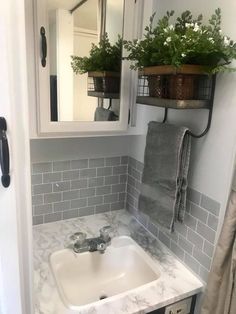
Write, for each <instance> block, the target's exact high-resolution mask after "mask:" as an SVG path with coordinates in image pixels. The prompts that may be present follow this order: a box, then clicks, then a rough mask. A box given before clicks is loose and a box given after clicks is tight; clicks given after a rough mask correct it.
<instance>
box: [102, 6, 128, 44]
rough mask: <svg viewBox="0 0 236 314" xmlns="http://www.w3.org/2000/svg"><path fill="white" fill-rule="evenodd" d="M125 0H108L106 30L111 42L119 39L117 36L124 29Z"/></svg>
mask: <svg viewBox="0 0 236 314" xmlns="http://www.w3.org/2000/svg"><path fill="white" fill-rule="evenodd" d="M123 10H124V0H107V8H106V32H107V33H108V37H109V39H110V42H111V43H113V44H114V43H115V42H116V41H117V36H118V34H119V35H122V31H123Z"/></svg>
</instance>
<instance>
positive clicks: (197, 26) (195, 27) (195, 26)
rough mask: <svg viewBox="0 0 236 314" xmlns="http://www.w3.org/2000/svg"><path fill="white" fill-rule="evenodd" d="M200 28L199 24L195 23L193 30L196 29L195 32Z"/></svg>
mask: <svg viewBox="0 0 236 314" xmlns="http://www.w3.org/2000/svg"><path fill="white" fill-rule="evenodd" d="M199 29H200V27H199V25H198V24H197V23H195V24H194V29H193V31H194V32H198V31H199Z"/></svg>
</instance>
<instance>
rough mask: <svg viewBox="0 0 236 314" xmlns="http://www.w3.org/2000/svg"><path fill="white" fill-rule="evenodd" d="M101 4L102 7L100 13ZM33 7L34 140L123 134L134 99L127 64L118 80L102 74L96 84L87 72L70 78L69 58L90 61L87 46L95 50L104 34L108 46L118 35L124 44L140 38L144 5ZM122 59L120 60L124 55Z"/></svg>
mask: <svg viewBox="0 0 236 314" xmlns="http://www.w3.org/2000/svg"><path fill="white" fill-rule="evenodd" d="M63 2H64V4H63ZM58 3H60V7H59V6H57V4H58ZM101 3H106V7H105V9H104V8H103V9H104V10H103V11H102V13H101V5H99V4H101ZM61 4H62V5H61ZM34 7H35V15H34V16H35V51H36V56H35V62H36V69H37V71H36V76H37V77H36V80H37V84H36V85H37V101H36V102H37V130H38V135H39V136H40V135H42V136H50V137H54V136H55V137H56V136H88V135H89V136H98V135H112V134H117V133H121V132H125V131H126V130H127V127H128V119H129V112H130V108H131V107H132V105H133V103H135V95H136V93H135V91H134V89H135V87H136V81H135V79H134V78H135V77H136V73H134V71H131V70H130V63H129V62H128V61H125V60H122V62H121V71H120V74H118V72H117V71H114V70H112V71H102V72H103V75H104V76H103V77H102V78H101V77H98V78H97V77H94V76H93V75H91V74H89V73H90V72H89V73H88V74H87V73H85V74H78V75H76V74H75V73H73V70H72V66H71V61H72V59H71V56H72V55H76V56H79V57H83V56H88V55H89V50H90V48H91V44H92V43H94V44H97V43H98V42H99V40H100V39H101V38H102V37H101V34H103V35H104V34H105V33H104V32H106V33H107V36H108V38H109V41H110V43H111V44H112V45H114V44H115V42H116V41H117V38H118V36H117V35H118V34H119V35H122V37H123V39H133V38H136V37H138V36H139V34H138V33H139V32H140V30H141V29H142V28H141V27H140V25H141V24H142V19H141V18H140V17H141V13H140V12H142V8H143V0H139V1H136V0H132V1H130V0H129V1H128V0H107V1H106V2H104V1H100V0H97V1H94V0H87V1H81V2H78V1H77V0H70V1H67V0H64V1H53V0H35V6H34ZM86 14H87V15H86ZM101 16H103V19H101ZM104 16H105V18H104ZM137 19H138V20H139V23H137ZM104 21H105V22H104ZM104 25H105V26H104ZM102 27H104V29H105V31H104V32H103V33H102V32H101V29H102ZM122 53H123V57H124V56H125V51H123V52H122ZM96 72H97V71H96ZM104 73H105V74H104ZM96 75H98V76H99V74H97V73H96ZM97 82H98V83H97ZM99 84H100V85H102V86H103V87H102V89H99V86H100V85H99ZM119 84H120V88H119V87H118V85H119ZM100 88H101V87H100ZM98 107H99V108H102V109H101V110H100V109H99V110H97V108H98ZM107 110H109V111H107ZM100 111H101V112H102V113H101V112H100ZM111 112H112V114H111ZM113 114H114V115H113Z"/></svg>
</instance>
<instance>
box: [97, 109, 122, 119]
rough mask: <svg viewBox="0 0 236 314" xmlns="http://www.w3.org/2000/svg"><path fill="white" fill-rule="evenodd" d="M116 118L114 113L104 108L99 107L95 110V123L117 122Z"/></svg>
mask: <svg viewBox="0 0 236 314" xmlns="http://www.w3.org/2000/svg"><path fill="white" fill-rule="evenodd" d="M116 120H117V119H116V116H115V114H114V112H113V111H111V110H109V109H105V108H102V107H97V108H96V110H95V115H94V121H116Z"/></svg>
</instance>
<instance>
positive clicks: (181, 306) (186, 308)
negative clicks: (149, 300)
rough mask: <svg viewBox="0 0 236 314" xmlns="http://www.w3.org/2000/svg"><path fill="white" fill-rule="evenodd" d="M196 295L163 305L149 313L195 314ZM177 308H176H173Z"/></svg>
mask: <svg viewBox="0 0 236 314" xmlns="http://www.w3.org/2000/svg"><path fill="white" fill-rule="evenodd" d="M196 297H197V296H196V295H194V296H192V297H190V298H187V299H184V300H181V301H179V302H176V303H173V304H171V305H168V306H165V307H162V308H161V309H158V310H155V311H152V312H148V313H149V314H194V308H195V304H196ZM173 308H175V309H173Z"/></svg>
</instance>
